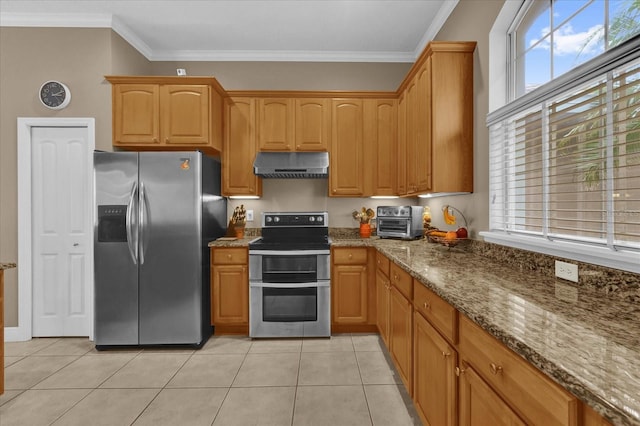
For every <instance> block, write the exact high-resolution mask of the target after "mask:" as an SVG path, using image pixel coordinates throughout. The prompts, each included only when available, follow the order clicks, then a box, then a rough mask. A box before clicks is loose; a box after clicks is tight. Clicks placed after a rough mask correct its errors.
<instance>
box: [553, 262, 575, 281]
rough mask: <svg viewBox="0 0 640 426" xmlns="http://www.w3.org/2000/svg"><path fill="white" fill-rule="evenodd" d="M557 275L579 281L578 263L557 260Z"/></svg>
mask: <svg viewBox="0 0 640 426" xmlns="http://www.w3.org/2000/svg"><path fill="white" fill-rule="evenodd" d="M556 277H558V278H562V279H564V280H569V281H573V282H574V283H577V282H578V265H574V264H573V263H567V262H562V261H560V260H556Z"/></svg>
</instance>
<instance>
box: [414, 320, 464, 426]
mask: <svg viewBox="0 0 640 426" xmlns="http://www.w3.org/2000/svg"><path fill="white" fill-rule="evenodd" d="M413 319H414V322H413V333H414V334H413V351H414V352H413V380H414V382H413V400H414V401H415V404H416V409H417V411H418V414H419V415H420V417H421V418H422V421H423V423H424V424H426V425H431V426H439V425H442V426H453V425H456V424H457V406H456V395H457V378H456V372H455V369H456V366H457V365H458V355H457V353H456V351H455V350H454V349H453V348H452V347H451V345H449V343H447V341H446V340H445V339H444V338H443V337H442V336H441V335H440V334H439V333H438V332H437V331H436V329H435V328H433V327H432V326H431V324H429V322H427V320H426V319H425V318H424V317H423V316H422V315H420V314H419V313H418V312H415V313H414V317H413Z"/></svg>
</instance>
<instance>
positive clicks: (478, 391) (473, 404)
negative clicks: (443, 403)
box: [460, 363, 526, 426]
mask: <svg viewBox="0 0 640 426" xmlns="http://www.w3.org/2000/svg"><path fill="white" fill-rule="evenodd" d="M525 424H526V423H525V422H523V421H522V419H520V418H519V417H518V415H517V414H516V413H515V412H514V411H513V410H512V409H511V408H510V407H509V405H508V404H507V403H506V402H504V401H503V400H502V399H501V398H500V397H499V396H498V394H496V393H495V392H494V391H493V389H491V387H490V386H489V385H488V384H487V383H486V382H485V381H484V380H482V378H481V377H480V376H479V375H478V373H476V372H475V371H474V370H473V368H471V367H469V366H467V365H465V364H464V363H463V364H462V366H461V367H460V426H472V425H491V426H502V425H504V426H516V425H523V426H524V425H525Z"/></svg>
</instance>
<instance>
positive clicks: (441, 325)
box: [413, 280, 458, 344]
mask: <svg viewBox="0 0 640 426" xmlns="http://www.w3.org/2000/svg"><path fill="white" fill-rule="evenodd" d="M413 306H414V308H415V310H416V311H418V312H420V313H421V314H422V315H424V317H425V318H426V319H427V320H429V322H430V323H431V324H432V325H433V326H434V327H435V328H436V329H437V330H438V331H439V332H440V333H441V334H442V335H443V336H444V337H445V338H446V339H447V340H448V341H449V342H451V343H453V344H456V343H458V310H457V309H455V308H454V307H453V306H451V305H450V304H449V303H447V302H446V301H444V300H443V299H442V298H440V297H439V296H438V295H436V294H435V293H434V292H432V291H431V290H429V289H428V288H427V287H426V286H424V285H423V284H422V283H420V282H419V281H417V280H416V281H415V282H414V283H413Z"/></svg>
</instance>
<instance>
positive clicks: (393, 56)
mask: <svg viewBox="0 0 640 426" xmlns="http://www.w3.org/2000/svg"><path fill="white" fill-rule="evenodd" d="M458 1H459V0H448V1H444V2H443V3H442V6H441V7H440V9H439V10H438V12H437V14H436V16H435V18H434V20H433V22H432V24H431V25H430V26H429V28H427V31H426V32H425V34H424V36H423V37H422V39H421V40H420V43H419V44H418V45H417V46H416V49H415V50H414V51H413V52H385V51H381V52H376V51H372V52H364V51H350V52H344V51H330V52H326V51H285V50H153V49H152V48H151V47H150V46H149V45H148V44H147V43H145V42H144V41H143V40H142V39H141V38H140V37H139V36H138V34H136V32H135V31H134V30H132V29H131V28H130V27H128V26H127V25H126V24H124V22H122V20H121V19H119V18H118V17H116V16H113V15H111V14H78V15H69V14H51V13H40V14H38V13H35V14H34V13H15V12H8V13H3V14H2V15H0V26H3V27H70V28H111V29H112V30H113V31H114V32H116V33H117V34H118V35H120V36H121V37H122V38H123V39H124V40H125V41H126V42H127V43H129V44H130V45H131V46H132V47H133V48H134V49H136V50H138V51H139V52H140V54H142V55H143V56H144V57H145V58H147V59H148V60H149V61H194V62H196V61H256V62H266V61H273V62H402V63H405V62H414V61H415V60H416V58H418V57H419V56H420V54H421V52H422V51H423V49H424V48H425V46H426V45H427V43H428V42H429V41H431V40H432V39H433V37H435V35H436V34H437V33H438V32H439V31H440V29H441V28H442V26H443V25H444V23H445V22H446V20H447V18H448V17H449V15H450V14H451V12H452V11H453V9H454V8H455V7H456V5H457V4H458Z"/></svg>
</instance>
